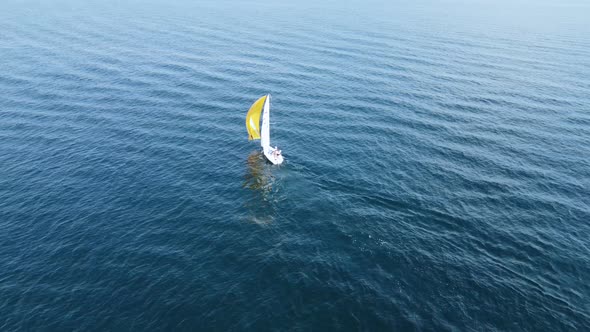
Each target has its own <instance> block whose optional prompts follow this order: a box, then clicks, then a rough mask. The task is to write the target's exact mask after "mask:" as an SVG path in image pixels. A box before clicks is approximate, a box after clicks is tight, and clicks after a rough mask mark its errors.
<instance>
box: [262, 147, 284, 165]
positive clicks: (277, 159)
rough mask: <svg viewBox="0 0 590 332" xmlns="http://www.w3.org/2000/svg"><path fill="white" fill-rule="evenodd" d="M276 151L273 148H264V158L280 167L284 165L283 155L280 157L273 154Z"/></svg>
mask: <svg viewBox="0 0 590 332" xmlns="http://www.w3.org/2000/svg"><path fill="white" fill-rule="evenodd" d="M274 151H275V149H273V148H271V147H266V148H264V156H265V157H266V159H268V161H270V162H271V163H273V164H275V165H280V164H282V163H283V155H279V156H278V157H277V156H276V155H275V154H273V152H274Z"/></svg>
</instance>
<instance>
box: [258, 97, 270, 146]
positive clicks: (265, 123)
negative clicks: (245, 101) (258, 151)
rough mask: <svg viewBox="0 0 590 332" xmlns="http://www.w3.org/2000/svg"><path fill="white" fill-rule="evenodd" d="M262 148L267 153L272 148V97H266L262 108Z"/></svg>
mask: <svg viewBox="0 0 590 332" xmlns="http://www.w3.org/2000/svg"><path fill="white" fill-rule="evenodd" d="M260 146H262V148H263V149H264V150H265V151H266V150H267V149H268V148H270V95H267V96H266V100H265V102H264V107H263V108H262V127H261V128H260Z"/></svg>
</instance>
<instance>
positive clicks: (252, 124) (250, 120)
mask: <svg viewBox="0 0 590 332" xmlns="http://www.w3.org/2000/svg"><path fill="white" fill-rule="evenodd" d="M265 101H266V96H263V97H260V98H259V99H258V100H257V101H255V102H254V104H252V106H250V110H248V114H246V129H248V139H249V140H253V139H260V113H262V107H263V106H264V102H265Z"/></svg>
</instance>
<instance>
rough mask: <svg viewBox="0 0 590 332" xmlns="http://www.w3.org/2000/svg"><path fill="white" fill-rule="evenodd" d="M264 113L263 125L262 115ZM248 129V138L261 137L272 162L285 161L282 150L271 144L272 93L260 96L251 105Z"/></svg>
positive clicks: (265, 152) (279, 162)
mask: <svg viewBox="0 0 590 332" xmlns="http://www.w3.org/2000/svg"><path fill="white" fill-rule="evenodd" d="M261 114H262V126H261V125H260V115H261ZM246 129H248V140H250V141H251V140H254V139H259V140H260V146H262V151H263V152H264V156H265V157H266V159H268V160H269V161H270V162H271V163H273V164H275V165H280V164H281V163H282V162H283V155H282V154H281V150H279V149H278V148H277V147H274V148H273V147H272V146H270V94H268V95H266V96H262V97H260V98H258V100H256V101H255V102H254V104H252V106H250V109H249V110H248V114H246Z"/></svg>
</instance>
